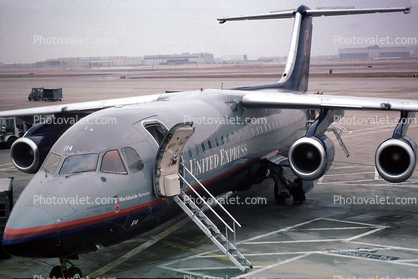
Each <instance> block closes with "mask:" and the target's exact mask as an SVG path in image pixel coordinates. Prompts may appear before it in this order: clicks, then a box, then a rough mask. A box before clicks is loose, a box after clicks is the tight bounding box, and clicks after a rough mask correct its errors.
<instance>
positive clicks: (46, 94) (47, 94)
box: [28, 87, 62, 101]
mask: <svg viewBox="0 0 418 279" xmlns="http://www.w3.org/2000/svg"><path fill="white" fill-rule="evenodd" d="M61 99H62V88H50V89H47V88H43V87H39V88H32V92H31V93H30V94H29V96H28V100H29V101H32V100H33V101H39V100H42V101H48V100H50V101H57V100H60V101H61Z"/></svg>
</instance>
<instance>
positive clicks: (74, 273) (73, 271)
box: [64, 266, 83, 278]
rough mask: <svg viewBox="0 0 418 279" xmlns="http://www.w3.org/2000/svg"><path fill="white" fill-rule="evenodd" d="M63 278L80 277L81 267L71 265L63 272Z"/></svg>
mask: <svg viewBox="0 0 418 279" xmlns="http://www.w3.org/2000/svg"><path fill="white" fill-rule="evenodd" d="M64 275H65V278H81V277H83V275H82V274H81V269H79V268H78V267H75V266H72V267H70V268H69V269H68V270H67V271H66V272H65V274H64Z"/></svg>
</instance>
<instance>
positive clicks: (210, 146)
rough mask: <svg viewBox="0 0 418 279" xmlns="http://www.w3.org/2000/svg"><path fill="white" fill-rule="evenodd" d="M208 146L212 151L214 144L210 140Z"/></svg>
mask: <svg viewBox="0 0 418 279" xmlns="http://www.w3.org/2000/svg"><path fill="white" fill-rule="evenodd" d="M208 146H209V149H212V143H211V142H210V140H208Z"/></svg>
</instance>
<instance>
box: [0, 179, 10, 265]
mask: <svg viewBox="0 0 418 279" xmlns="http://www.w3.org/2000/svg"><path fill="white" fill-rule="evenodd" d="M12 207H13V177H9V178H1V179H0V259H5V258H9V257H10V256H9V255H8V254H6V253H5V252H4V251H3V248H2V245H1V242H2V240H1V239H2V238H3V230H4V227H5V226H6V222H7V219H8V218H9V216H10V211H12Z"/></svg>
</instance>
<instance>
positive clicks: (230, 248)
mask: <svg viewBox="0 0 418 279" xmlns="http://www.w3.org/2000/svg"><path fill="white" fill-rule="evenodd" d="M182 165H183V164H182ZM183 169H184V170H186V171H187V172H188V173H189V174H190V175H191V176H192V177H193V178H194V179H195V180H196V181H197V182H198V183H199V185H200V187H202V189H204V191H206V193H207V194H208V197H210V199H208V200H210V201H211V202H206V201H205V199H204V198H203V197H202V196H201V195H200V194H199V193H198V192H197V191H196V190H195V189H194V188H193V187H192V186H191V185H190V184H189V183H188V182H187V180H186V179H185V178H184V177H183V176H182V175H181V174H180V173H179V174H178V176H179V177H180V179H181V180H183V182H184V184H185V185H187V187H188V188H189V189H191V190H192V191H193V192H194V194H195V195H196V199H200V200H201V201H202V203H203V206H202V207H199V206H197V205H196V203H195V202H194V201H193V199H192V198H191V197H189V196H188V195H187V194H186V193H185V192H184V191H183V190H181V191H180V194H179V195H177V196H175V197H174V200H175V201H176V203H177V204H178V205H179V206H180V207H181V208H182V209H183V210H184V212H185V213H186V214H187V215H188V216H189V217H190V218H191V219H192V220H193V222H195V223H196V225H197V226H198V227H199V228H200V229H201V230H202V231H203V232H204V233H205V234H206V236H207V237H208V238H209V239H210V240H211V241H212V242H213V243H214V244H215V245H216V246H217V247H218V248H219V249H220V250H221V251H222V253H224V254H225V255H226V256H227V257H228V258H229V259H230V260H231V261H232V262H233V263H234V264H235V265H236V266H237V267H238V268H239V269H240V270H241V271H242V272H245V270H246V268H250V269H251V268H253V266H252V265H251V263H250V262H249V261H248V260H247V259H246V258H245V257H244V256H243V255H242V254H241V253H240V252H239V251H238V249H237V248H236V233H235V231H236V230H235V226H236V225H238V226H239V227H241V225H240V224H239V223H238V222H237V220H235V218H234V217H232V215H231V214H230V213H229V212H228V211H227V210H226V209H225V208H224V207H223V206H222V204H220V203H219V202H218V201H217V199H216V198H215V197H214V196H213V195H212V194H211V193H210V192H209V191H208V190H207V189H206V188H205V187H204V186H203V185H202V183H200V182H199V180H197V179H196V177H195V176H194V175H193V174H192V173H191V172H190V171H189V170H188V169H187V168H186V167H185V166H184V165H183ZM215 205H219V207H220V208H221V209H222V210H223V211H224V212H225V213H226V214H227V215H228V217H229V218H230V219H231V220H232V227H231V226H229V225H228V223H227V222H226V221H225V220H224V219H223V218H222V217H221V216H219V214H218V213H216V211H215V210H214V209H213V208H212V206H215ZM208 209H210V210H211V211H212V212H213V213H214V215H215V216H216V217H217V218H218V219H219V220H220V221H222V223H223V224H224V225H225V235H224V234H222V232H221V231H220V230H219V228H218V227H217V226H216V225H215V224H214V223H213V222H212V220H211V219H210V218H209V217H208V216H207V215H206V214H205V213H204V211H206V210H208ZM228 231H230V232H231V233H232V234H233V238H234V240H233V243H231V241H229V239H228Z"/></svg>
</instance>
